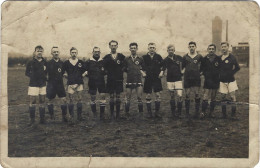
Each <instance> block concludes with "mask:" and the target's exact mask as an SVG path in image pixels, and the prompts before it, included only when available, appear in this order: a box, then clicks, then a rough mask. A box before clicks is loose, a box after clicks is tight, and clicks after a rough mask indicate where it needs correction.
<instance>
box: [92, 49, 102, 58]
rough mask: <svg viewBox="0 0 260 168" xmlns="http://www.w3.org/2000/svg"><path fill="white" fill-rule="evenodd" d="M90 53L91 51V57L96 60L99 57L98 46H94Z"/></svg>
mask: <svg viewBox="0 0 260 168" xmlns="http://www.w3.org/2000/svg"><path fill="white" fill-rule="evenodd" d="M92 53H93V58H94V59H95V60H98V59H99V58H100V48H99V47H94V48H93V52H92Z"/></svg>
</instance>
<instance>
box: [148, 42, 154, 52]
mask: <svg viewBox="0 0 260 168" xmlns="http://www.w3.org/2000/svg"><path fill="white" fill-rule="evenodd" d="M148 51H149V53H150V54H152V55H153V54H154V53H155V51H156V44H155V43H149V44H148Z"/></svg>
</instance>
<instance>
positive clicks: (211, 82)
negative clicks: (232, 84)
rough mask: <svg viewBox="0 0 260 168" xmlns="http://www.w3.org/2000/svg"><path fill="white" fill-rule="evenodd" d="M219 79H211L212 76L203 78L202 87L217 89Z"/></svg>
mask: <svg viewBox="0 0 260 168" xmlns="http://www.w3.org/2000/svg"><path fill="white" fill-rule="evenodd" d="M219 83H220V82H219V80H216V79H212V78H205V81H204V86H203V88H204V89H218V88H219Z"/></svg>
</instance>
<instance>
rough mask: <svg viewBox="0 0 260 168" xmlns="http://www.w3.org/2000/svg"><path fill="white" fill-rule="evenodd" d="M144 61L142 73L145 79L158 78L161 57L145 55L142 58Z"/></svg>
mask: <svg viewBox="0 0 260 168" xmlns="http://www.w3.org/2000/svg"><path fill="white" fill-rule="evenodd" d="M143 61H144V69H143V70H144V71H145V72H146V78H151V79H153V78H158V77H159V74H160V72H161V71H162V67H163V59H162V56H161V55H159V54H157V53H155V54H154V56H153V57H152V58H151V56H150V55H149V54H148V53H147V54H146V55H144V56H143Z"/></svg>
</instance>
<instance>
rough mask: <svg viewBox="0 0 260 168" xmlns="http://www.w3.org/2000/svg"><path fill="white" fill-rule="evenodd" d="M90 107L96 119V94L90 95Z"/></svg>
mask: <svg viewBox="0 0 260 168" xmlns="http://www.w3.org/2000/svg"><path fill="white" fill-rule="evenodd" d="M90 101H91V102H90V106H91V111H92V113H93V116H94V119H97V106H96V94H94V93H90Z"/></svg>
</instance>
